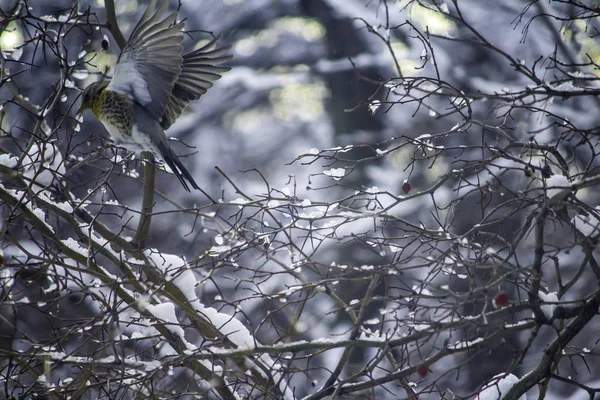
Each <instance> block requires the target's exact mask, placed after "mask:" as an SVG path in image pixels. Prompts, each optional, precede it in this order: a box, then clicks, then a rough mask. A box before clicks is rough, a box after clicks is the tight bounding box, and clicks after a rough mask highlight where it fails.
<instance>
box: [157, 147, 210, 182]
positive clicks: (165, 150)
mask: <svg viewBox="0 0 600 400" xmlns="http://www.w3.org/2000/svg"><path fill="white" fill-rule="evenodd" d="M158 149H159V151H160V153H161V155H162V158H163V160H164V162H165V163H166V164H167V165H168V166H169V168H170V169H171V171H173V174H175V176H176V177H177V179H179V182H181V185H183V188H184V189H185V190H187V191H188V192H189V191H190V187H189V186H188V182H189V183H190V185H192V187H193V188H194V189H196V190H201V189H200V186H198V184H197V183H196V181H195V180H194V178H193V177H192V174H190V172H189V171H188V170H187V169H186V168H185V167H184V165H183V164H182V163H181V161H179V158H177V156H176V155H175V153H174V152H173V149H171V147H169V145H168V144H166V145H165V144H164V143H159V145H158ZM186 180H187V182H186Z"/></svg>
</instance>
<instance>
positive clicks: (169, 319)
mask: <svg viewBox="0 0 600 400" xmlns="http://www.w3.org/2000/svg"><path fill="white" fill-rule="evenodd" d="M146 310H148V311H149V312H150V313H152V315H154V317H155V318H156V319H158V320H160V321H162V322H165V326H166V327H167V329H168V330H170V331H171V332H172V333H173V334H175V335H177V336H179V337H180V338H182V339H184V340H185V337H184V332H183V328H181V326H180V325H179V321H178V320H177V315H175V305H174V304H173V303H171V302H169V301H166V302H164V303H161V304H146Z"/></svg>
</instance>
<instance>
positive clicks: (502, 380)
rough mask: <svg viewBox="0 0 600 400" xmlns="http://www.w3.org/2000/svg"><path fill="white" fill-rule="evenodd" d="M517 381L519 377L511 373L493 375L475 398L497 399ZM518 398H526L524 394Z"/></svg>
mask: <svg viewBox="0 0 600 400" xmlns="http://www.w3.org/2000/svg"><path fill="white" fill-rule="evenodd" d="M517 382H519V378H517V377H516V376H514V375H513V374H508V375H505V374H504V373H502V374H498V375H496V376H494V377H493V378H492V379H491V380H490V381H489V382H488V383H487V384H486V386H484V387H483V389H482V390H481V392H480V393H479V395H477V397H476V399H477V400H499V399H501V398H502V396H504V395H505V394H506V393H508V391H509V390H510V389H511V388H512V387H513V386H514V385H515V384H516V383H517ZM519 400H527V396H526V395H522V396H521V397H519Z"/></svg>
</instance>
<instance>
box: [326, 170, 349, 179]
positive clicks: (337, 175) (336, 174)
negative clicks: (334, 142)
mask: <svg viewBox="0 0 600 400" xmlns="http://www.w3.org/2000/svg"><path fill="white" fill-rule="evenodd" d="M323 174H324V175H327V176H330V177H332V178H333V179H335V180H336V181H339V180H340V179H342V178H343V177H344V175H346V170H345V169H344V168H331V169H329V170H327V171H323Z"/></svg>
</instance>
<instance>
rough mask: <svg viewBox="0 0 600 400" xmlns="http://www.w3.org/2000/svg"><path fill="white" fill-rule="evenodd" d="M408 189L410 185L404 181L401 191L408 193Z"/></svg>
mask: <svg viewBox="0 0 600 400" xmlns="http://www.w3.org/2000/svg"><path fill="white" fill-rule="evenodd" d="M410 189H412V187H411V186H410V183H408V182H404V185H402V191H403V192H404V193H408V192H410Z"/></svg>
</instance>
